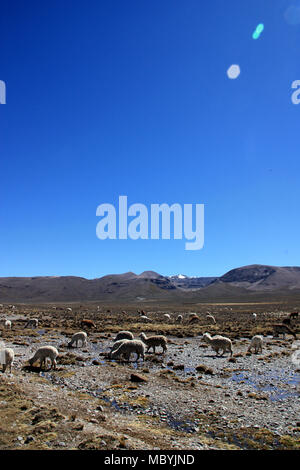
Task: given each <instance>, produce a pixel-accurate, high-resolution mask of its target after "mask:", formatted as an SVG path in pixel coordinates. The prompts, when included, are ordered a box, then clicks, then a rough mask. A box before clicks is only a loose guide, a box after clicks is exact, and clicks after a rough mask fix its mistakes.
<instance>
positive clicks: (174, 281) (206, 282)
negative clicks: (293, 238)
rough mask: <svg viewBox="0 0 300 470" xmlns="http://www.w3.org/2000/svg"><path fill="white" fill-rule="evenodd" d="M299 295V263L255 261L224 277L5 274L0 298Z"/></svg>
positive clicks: (147, 299)
mask: <svg viewBox="0 0 300 470" xmlns="http://www.w3.org/2000/svg"><path fill="white" fill-rule="evenodd" d="M291 297H293V298H299V299H300V267H278V266H267V265H259V264H254V265H250V266H243V267H240V268H236V269H232V270H231V271H228V272H227V273H225V274H224V275H223V276H220V277H201V276H199V277H189V276H186V275H183V274H179V275H174V276H163V275H161V274H158V273H156V272H154V271H144V272H143V273H141V274H135V273H133V272H128V273H124V274H111V275H107V276H103V277H100V278H96V279H85V278H83V277H76V276H35V277H1V278H0V302H2V303H12V302H14V303H18V302H20V303H23V302H24V303H47V302H77V301H79V302H88V301H99V302H101V301H102V302H107V303H111V302H112V303H113V302H155V301H156V302H157V301H161V302H174V303H177V302H178V303H196V302H213V301H216V300H217V301H221V300H227V301H229V300H235V301H236V300H241V301H247V300H259V299H260V300H261V299H270V298H272V299H275V298H276V299H281V298H291Z"/></svg>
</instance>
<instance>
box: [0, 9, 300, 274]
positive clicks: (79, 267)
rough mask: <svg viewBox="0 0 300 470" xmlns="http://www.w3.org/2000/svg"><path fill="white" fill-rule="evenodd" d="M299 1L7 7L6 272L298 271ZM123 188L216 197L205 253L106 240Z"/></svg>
mask: <svg viewBox="0 0 300 470" xmlns="http://www.w3.org/2000/svg"><path fill="white" fill-rule="evenodd" d="M291 5H296V6H297V5H300V3H299V2H297V1H293V0H226V1H225V0H214V1H199V0H188V1H179V0H151V1H144V0H128V1H124V0H113V1H108V0H107V1H99V0H88V1H87V2H83V1H82V0H81V1H77V0H64V1H60V0H52V1H51V2H50V1H40V0H31V1H30V2H28V1H25V0H24V1H8V0H3V1H2V2H1V6H0V10H1V11H0V80H4V81H5V82H6V86H7V104H6V105H0V174H1V180H0V224H1V225H0V227H1V228H0V276H33V275H76V276H83V277H87V278H94V277H100V276H102V275H105V274H108V273H121V272H126V271H134V272H136V273H140V272H142V271H144V270H154V271H157V272H160V273H161V274H164V275H170V274H175V273H184V274H187V275H194V276H195V275H199V276H210V275H211V276H213V275H221V274H223V273H225V272H226V271H228V270H229V269H232V268H234V267H238V266H243V265H247V264H253V263H260V264H272V265H281V266H289V265H300V247H299V233H300V211H299V203H300V182H299V179H300V178H299V173H300V172H299V170H300V158H299V157H300V142H299V135H300V105H293V104H292V102H291V95H292V90H291V83H292V82H293V81H294V80H297V79H300V61H299V53H300V25H297V24H296V25H291V24H289V23H288V22H287V21H286V19H285V16H284V13H285V11H286V9H287V8H288V7H289V6H291ZM259 23H264V25H265V29H264V31H263V33H262V35H261V37H260V38H259V39H258V40H256V41H255V40H253V39H252V33H253V31H254V29H255V27H256V26H257V25H258V24H259ZM231 64H239V65H240V68H241V75H240V76H239V77H238V78H237V79H236V80H229V79H228V77H227V74H226V71H227V69H228V67H229V66H230V65H231ZM119 195H127V196H128V202H129V204H133V203H136V202H139V203H143V204H145V205H147V206H149V205H150V204H152V203H163V202H165V203H168V204H172V203H175V202H177V203H180V204H184V203H192V204H196V203H203V204H205V245H204V248H203V249H202V250H200V251H186V250H185V249H184V243H185V241H184V240H170V241H168V240H138V241H133V240H107V241H100V240H99V239H98V238H97V237H96V224H97V222H98V218H97V217H96V208H97V206H98V205H99V204H102V203H112V204H115V205H117V201H118V196H119Z"/></svg>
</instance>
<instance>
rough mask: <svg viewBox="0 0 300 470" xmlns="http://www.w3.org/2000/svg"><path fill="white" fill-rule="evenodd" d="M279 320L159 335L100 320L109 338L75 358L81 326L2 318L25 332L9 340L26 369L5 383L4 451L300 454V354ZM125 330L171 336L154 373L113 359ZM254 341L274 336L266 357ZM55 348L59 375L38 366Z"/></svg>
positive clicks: (1, 400)
mask: <svg viewBox="0 0 300 470" xmlns="http://www.w3.org/2000/svg"><path fill="white" fill-rule="evenodd" d="M272 309H273V310H274V307H272ZM278 311H279V309H277V310H275V312H270V314H269V315H267V316H263V315H260V314H259V315H258V319H257V322H256V323H255V324H253V321H252V319H251V317H250V313H249V315H248V316H247V312H246V313H244V316H243V315H242V314H241V312H239V315H235V314H234V313H233V312H227V313H226V314H224V311H223V316H221V315H222V312H221V308H220V312H219V311H213V313H214V315H215V317H216V320H217V324H216V325H209V324H208V323H207V320H206V319H205V317H202V321H200V322H199V325H196V326H193V327H192V328H191V327H188V326H186V324H184V325H182V326H178V325H174V324H173V323H171V324H169V325H165V324H164V323H163V321H161V320H160V316H161V313H160V312H156V313H153V314H152V316H153V323H152V324H148V325H141V324H140V323H138V322H137V319H136V316H134V314H132V315H131V314H126V315H123V316H122V317H120V315H118V314H114V313H111V312H107V313H106V314H105V320H104V316H103V317H102V320H99V318H101V317H99V313H96V312H95V315H94V316H93V319H94V320H95V322H96V325H97V328H96V330H91V331H89V332H88V337H89V342H88V345H87V346H86V347H84V348H67V343H68V340H69V339H70V337H71V335H72V333H74V332H75V331H79V330H80V329H81V328H79V324H78V321H79V320H80V315H79V316H78V317H77V316H76V315H75V314H73V312H72V313H69V314H68V315H67V314H64V315H63V314H59V313H58V312H56V313H55V314H53V313H51V311H50V310H48V311H45V309H44V311H43V312H42V311H41V308H37V309H36V311H32V309H31V310H30V313H29V311H26V309H25V308H24V309H21V308H19V310H18V312H14V313H13V314H12V313H11V314H10V315H9V314H8V313H9V312H7V311H6V312H2V314H1V316H2V317H4V316H5V318H11V319H12V322H13V326H12V330H11V331H8V330H2V337H1V340H2V341H3V342H4V343H5V345H6V346H8V347H12V348H13V349H14V351H15V363H14V367H13V370H12V373H11V374H9V373H7V372H6V373H5V374H1V375H0V431H1V432H0V449H103V450H104V449H109V450H111V449H146V450H151V449H157V450H161V449H164V450H165V449H192V450H203V449H299V448H300V415H299V410H300V407H299V405H300V364H299V365H298V364H295V363H294V362H293V361H292V354H293V353H294V352H295V351H296V350H297V349H300V346H299V343H298V341H297V340H296V341H295V340H294V339H293V337H291V336H287V337H286V339H281V338H280V339H279V338H274V337H273V336H272V334H270V333H272V329H271V330H270V326H271V325H272V322H273V321H278V316H280V314H279V313H278V314H276V312H278ZM86 313H87V312H84V314H83V315H81V318H82V317H86V316H87V315H86ZM169 313H170V311H169ZM198 313H199V314H200V313H201V312H198ZM210 313H212V312H210ZM171 314H172V312H171ZM149 315H151V314H149ZM174 315H175V312H174ZM30 316H31V317H33V316H39V319H40V326H39V327H38V328H37V329H36V330H29V329H24V320H25V318H28V317H30ZM89 318H92V315H91V311H90V312H89ZM121 329H130V330H131V331H132V332H133V333H134V334H135V336H136V337H138V333H139V332H140V331H145V332H146V334H147V335H149V334H150V333H151V332H153V333H160V334H161V333H164V334H166V335H167V337H168V350H167V352H166V353H165V354H161V353H160V351H158V354H155V355H154V354H149V353H148V354H146V358H145V361H144V362H143V361H142V360H140V361H138V363H137V362H134V361H135V359H134V357H132V362H130V363H126V362H118V361H112V360H109V358H108V357H107V352H108V350H109V347H110V346H111V345H112V339H113V337H114V335H115V333H116V332H117V331H118V330H121ZM204 331H210V332H211V333H212V334H214V333H221V332H222V333H223V334H226V336H229V337H231V339H232V341H233V349H234V354H233V357H232V358H230V356H229V355H228V354H225V355H224V356H223V357H216V355H215V353H214V351H212V350H211V348H210V347H209V346H208V345H207V344H206V343H204V342H203V340H202V339H201V336H202V334H203V332H204ZM253 333H264V336H265V344H264V348H263V352H262V353H259V354H254V353H253V354H250V353H248V352H247V349H248V346H249V343H250V338H251V336H252V334H253ZM45 344H51V345H54V346H56V347H57V348H58V350H59V352H60V358H59V362H58V368H57V370H55V371H52V370H51V371H47V370H40V369H39V367H31V368H30V367H28V365H26V360H27V359H28V358H29V357H31V356H32V355H33V353H34V351H35V350H36V349H37V348H38V346H41V345H45Z"/></svg>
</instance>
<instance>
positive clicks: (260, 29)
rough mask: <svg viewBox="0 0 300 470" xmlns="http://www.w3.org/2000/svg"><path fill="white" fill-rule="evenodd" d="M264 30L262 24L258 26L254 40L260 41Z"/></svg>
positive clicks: (253, 35)
mask: <svg viewBox="0 0 300 470" xmlns="http://www.w3.org/2000/svg"><path fill="white" fill-rule="evenodd" d="M264 29H265V27H264V25H263V24H262V23H260V24H259V25H258V26H256V30H255V31H254V33H253V34H252V37H253V39H258V38H259V36H260V35H261V33H262V32H263V30H264Z"/></svg>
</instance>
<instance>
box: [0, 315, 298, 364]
mask: <svg viewBox="0 0 300 470" xmlns="http://www.w3.org/2000/svg"><path fill="white" fill-rule="evenodd" d="M139 315H140V317H139V318H140V321H141V322H147V323H148V322H151V321H152V320H151V319H150V318H149V317H148V316H147V315H146V313H145V312H144V311H142V312H139ZM206 318H207V320H209V321H210V322H211V323H212V324H216V320H215V318H214V317H213V316H212V315H211V314H209V315H206ZM297 318H298V312H292V313H290V314H289V315H288V316H287V317H286V318H285V319H283V321H282V322H281V323H275V324H273V325H272V327H273V330H274V337H278V336H279V334H282V335H283V338H285V335H286V334H290V335H292V336H293V337H294V338H295V339H297V336H296V333H295V332H294V330H293V329H292V324H293V323H292V322H293V321H294V320H296V319H297ZM163 319H164V321H165V322H171V317H170V315H169V314H164V315H163ZM253 319H254V320H256V314H253ZM199 320H200V318H199V316H198V315H197V314H196V313H190V314H188V316H187V320H186V322H187V324H193V323H195V322H197V321H199ZM183 321H184V317H183V315H178V316H177V317H176V319H175V322H176V323H183ZM0 324H1V325H2V326H3V328H5V329H11V327H12V322H11V320H7V319H2V320H0ZM38 324H39V320H38V319H37V318H30V319H28V320H27V322H26V324H25V325H24V328H37V327H38ZM80 325H81V326H82V327H87V328H96V325H95V323H94V322H93V321H92V320H88V319H84V320H82V321H81V323H80ZM87 338H88V335H87V333H86V332H85V331H79V332H77V333H75V334H73V336H72V338H71V340H70V341H69V343H68V345H67V346H68V347H69V348H71V347H74V346H75V347H77V348H78V347H84V346H87ZM200 339H202V340H203V341H205V342H206V343H207V344H208V345H210V346H211V348H212V349H213V350H214V351H215V352H216V355H218V356H223V355H224V353H225V352H229V353H230V356H232V354H233V348H232V341H231V340H230V339H229V338H227V337H225V336H221V335H215V336H211V335H210V333H204V334H203V335H202V337H201V338H200ZM263 342H264V337H263V336H262V335H255V336H253V338H252V339H251V341H250V345H249V347H248V352H251V353H252V350H254V352H255V353H259V352H262V348H263ZM167 343H168V339H167V337H166V336H164V335H152V336H148V337H147V336H146V335H145V333H140V335H139V339H135V338H134V335H133V333H131V332H130V331H119V333H118V334H117V335H116V336H115V338H114V339H113V344H112V346H111V347H110V351H109V354H108V357H109V358H110V359H120V360H124V361H129V360H130V356H131V354H134V353H135V354H136V359H135V360H136V361H138V360H139V359H140V358H141V359H142V360H143V361H144V359H145V353H148V352H150V349H152V352H153V353H154V354H155V353H156V348H158V347H160V348H161V349H162V353H165V352H166V351H167ZM58 356H59V353H58V350H57V348H55V347H54V346H49V345H46V346H41V347H39V348H38V349H37V351H36V352H35V353H34V355H33V356H32V357H31V358H29V359H28V360H27V362H28V364H29V365H30V366H33V364H35V363H36V362H39V363H40V368H42V367H43V366H44V367H46V366H47V364H46V363H47V360H50V370H51V369H56V367H57V358H58ZM13 361H14V351H13V349H12V348H6V347H5V346H4V347H0V363H2V365H3V368H2V372H3V373H4V372H5V371H6V369H9V371H10V373H11V368H12V364H13Z"/></svg>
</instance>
